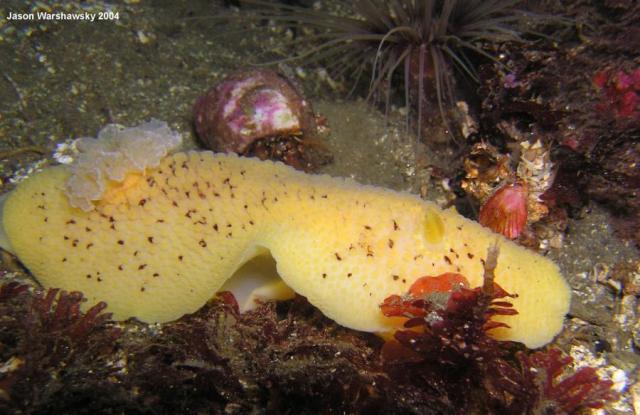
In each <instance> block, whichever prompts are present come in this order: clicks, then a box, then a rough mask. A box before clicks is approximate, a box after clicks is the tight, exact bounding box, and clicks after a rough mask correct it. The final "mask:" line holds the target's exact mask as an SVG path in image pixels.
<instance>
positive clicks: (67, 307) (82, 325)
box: [0, 282, 120, 413]
mask: <svg viewBox="0 0 640 415" xmlns="http://www.w3.org/2000/svg"><path fill="white" fill-rule="evenodd" d="M82 301H83V297H82V294H80V293H78V292H71V293H68V292H64V291H59V290H57V289H51V290H48V291H46V292H42V291H37V292H35V293H34V294H32V293H31V292H30V291H29V287H28V286H26V285H21V284H18V283H15V282H12V283H8V284H4V285H3V286H2V288H0V315H1V316H2V319H1V320H0V358H1V360H2V361H4V362H11V365H10V367H9V369H8V370H7V371H6V372H4V373H3V374H2V375H0V409H3V407H4V406H10V407H12V408H13V409H20V410H22V411H25V412H28V413H45V412H51V411H54V410H55V408H56V403H57V402H61V401H62V402H64V405H65V409H67V410H70V409H72V408H90V407H91V404H89V403H90V402H91V400H88V397H89V396H90V395H89V394H88V393H87V394H85V395H84V399H83V398H82V396H83V395H82V394H79V393H78V391H81V390H83V389H84V388H86V386H87V382H86V379H92V381H93V382H108V381H107V377H108V376H109V375H110V374H111V371H112V370H113V368H111V367H109V365H108V364H107V363H108V361H109V357H110V356H111V355H112V353H113V352H114V351H115V341H116V340H117V338H118V337H119V335H120V330H119V329H118V328H117V327H115V326H113V325H112V324H111V323H110V314H108V313H103V310H104V309H105V307H106V304H105V303H98V304H96V305H94V306H93V307H91V308H89V309H88V310H87V311H86V312H82V311H80V304H81V302H82ZM87 392H88V391H87ZM99 401H100V399H99V398H96V399H94V402H99Z"/></svg>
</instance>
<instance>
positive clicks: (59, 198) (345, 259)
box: [2, 126, 570, 347]
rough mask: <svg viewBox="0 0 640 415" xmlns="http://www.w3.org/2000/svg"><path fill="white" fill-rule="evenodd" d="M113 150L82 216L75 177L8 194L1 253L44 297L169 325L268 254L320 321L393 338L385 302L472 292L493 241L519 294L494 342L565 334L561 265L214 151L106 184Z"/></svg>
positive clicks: (444, 219) (391, 195)
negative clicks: (68, 297) (454, 280)
mask: <svg viewBox="0 0 640 415" xmlns="http://www.w3.org/2000/svg"><path fill="white" fill-rule="evenodd" d="M151 127H153V126H151ZM156 127H157V126H156ZM114 133H118V131H115V132H114ZM116 135H117V134H116ZM129 135H131V134H129ZM124 136H127V134H124ZM116 138H117V137H116ZM120 138H122V137H120ZM107 141H108V140H107ZM169 141H171V140H169ZM114 147H118V145H115V146H114V145H110V148H111V149H112V150H113V148H114ZM121 147H122V146H121ZM169 147H170V146H169ZM122 148H126V146H124V147H122ZM163 151H164V150H163ZM113 153H114V152H113V151H111V152H110V153H109V163H104V162H103V161H100V160H94V163H93V165H95V166H97V167H96V170H97V172H94V173H91V174H89V173H87V171H86V169H85V170H82V169H80V170H81V171H82V174H83V177H84V178H85V179H87V180H100V181H102V184H104V186H102V187H104V191H103V193H102V195H101V196H100V197H99V198H96V197H95V194H92V196H91V197H90V198H89V199H87V200H89V201H90V204H89V205H88V208H87V203H85V202H87V200H85V201H82V197H79V195H78V194H75V195H73V192H74V191H78V190H79V191H80V193H81V192H82V191H83V190H82V189H86V188H90V189H95V185H94V186H78V187H74V186H76V185H78V183H79V182H81V180H80V179H79V178H78V177H77V176H74V175H73V174H74V171H73V169H70V168H69V167H68V166H55V167H50V168H47V169H45V170H44V171H42V172H40V173H37V174H35V175H33V176H32V177H30V178H28V179H27V180H25V181H24V182H22V183H21V184H20V185H19V186H18V187H17V188H16V189H15V190H14V191H12V192H11V193H10V194H9V195H8V197H7V198H6V200H5V201H4V206H3V212H2V224H3V228H4V231H5V234H6V238H7V239H8V241H7V242H5V245H8V247H9V248H10V249H11V250H12V251H13V252H15V254H16V255H17V256H18V258H19V259H20V261H22V263H23V264H24V265H25V266H26V267H27V268H28V269H29V270H30V271H31V272H32V273H33V275H34V276H35V277H36V278H37V279H38V281H40V282H41V283H42V284H43V285H44V286H45V287H60V288H62V289H65V290H78V291H82V292H83V293H84V294H85V296H86V297H87V298H88V303H89V304H93V303H95V302H96V301H106V302H107V304H108V310H109V311H111V312H112V313H113V315H114V317H115V318H117V319H126V318H128V317H137V318H138V319H140V320H142V321H145V322H166V321H171V320H174V319H177V318H179V317H180V316H182V315H184V314H186V313H191V312H194V311H196V310H198V309H199V308H200V307H201V306H203V304H205V303H206V302H207V301H208V300H209V299H210V298H212V296H213V295H214V293H215V292H216V291H218V290H220V288H221V287H222V286H223V284H225V282H226V281H227V280H229V279H230V277H232V276H233V275H234V274H235V273H236V272H237V271H238V270H239V269H241V268H243V265H246V264H247V263H248V262H250V261H252V260H253V259H255V258H256V257H269V256H270V257H272V258H273V261H275V264H276V265H275V268H276V270H277V274H278V276H279V277H280V278H281V279H282V281H283V282H284V283H285V284H286V285H287V286H288V287H290V288H291V289H292V290H294V291H295V292H297V293H299V294H301V295H303V296H305V297H307V299H308V300H309V301H310V302H311V303H312V304H313V305H315V306H316V307H317V308H318V309H320V310H321V311H322V312H323V313H324V314H325V315H326V316H328V317H329V318H331V319H333V320H335V321H336V322H337V323H339V324H341V325H343V326H346V327H350V328H353V329H356V330H363V331H369V332H388V331H393V330H394V329H395V328H397V324H398V321H397V320H394V319H390V318H387V317H385V316H383V314H382V313H381V311H380V304H381V303H382V302H383V301H384V299H385V298H387V297H388V296H390V295H392V294H401V293H404V292H406V291H407V290H408V288H409V287H410V286H411V285H412V283H413V282H414V281H415V280H417V279H418V278H420V277H422V276H424V275H440V274H443V273H446V272H455V273H459V274H462V275H464V276H465V277H466V278H467V279H468V281H469V283H470V286H471V287H475V286H479V285H481V284H482V275H483V271H484V270H483V262H484V259H485V258H486V256H487V252H488V248H489V247H490V246H491V245H493V244H495V243H497V244H498V245H499V252H500V254H499V258H498V266H497V269H496V270H495V282H496V283H498V284H499V285H500V286H501V287H503V288H504V289H505V290H506V291H508V292H509V293H512V294H516V295H517V298H514V299H513V305H514V307H515V309H516V310H517V311H518V312H519V314H517V315H515V316H508V317H504V318H503V320H504V321H505V322H507V323H508V324H509V326H510V327H509V328H500V329H497V330H495V331H493V332H492V335H494V336H495V337H496V338H499V339H506V340H513V341H518V342H522V343H524V344H525V345H527V346H528V347H539V346H542V345H544V344H545V343H548V342H549V341H551V339H552V338H553V337H554V336H555V335H556V334H557V333H558V332H559V331H560V330H561V328H562V324H563V319H564V316H565V314H566V313H567V311H568V308H569V302H570V290H569V287H568V285H567V283H566V282H565V280H564V279H563V277H562V275H561V274H560V272H559V270H558V267H557V266H556V265H555V264H554V263H553V262H552V261H550V260H548V259H546V258H544V257H542V256H540V255H537V254H535V253H533V252H530V251H528V250H526V249H524V248H522V247H519V246H518V245H516V244H514V243H512V242H510V241H508V240H506V239H505V238H503V237H502V236H499V235H497V234H495V233H493V232H491V231H489V230H488V229H486V228H483V227H482V226H481V225H479V224H477V223H475V222H472V221H470V220H467V219H465V218H464V217H462V216H460V215H459V214H457V213H456V212H455V211H454V210H452V209H449V210H441V209H439V208H438V207H437V206H436V205H434V204H433V203H430V202H427V201H423V200H421V199H420V198H418V197H416V196H414V195H410V194H405V193H399V192H394V191H390V190H386V189H382V188H378V187H373V186H364V185H360V184H358V183H356V182H354V181H351V180H347V179H340V178H332V177H329V176H325V175H308V174H305V173H301V172H298V171H295V170H294V169H292V168H290V167H287V166H285V165H283V164H281V163H274V162H271V161H259V160H257V159H249V158H242V157H237V156H235V155H226V154H214V153H211V152H195V151H190V152H178V153H174V154H171V155H166V156H164V158H162V159H161V160H160V161H159V162H158V163H159V164H157V165H155V164H156V162H155V161H154V162H153V163H151V164H150V165H147V166H146V167H143V168H141V167H140V166H143V165H144V163H133V165H135V166H138V168H134V169H132V170H131V171H130V172H129V173H128V174H127V175H126V176H125V177H124V179H123V180H122V181H114V180H110V179H108V177H106V176H105V173H104V172H103V171H102V170H104V169H111V168H114V166H115V164H114V163H116V164H117V162H116V161H115V160H116V158H114V157H113ZM148 153H153V152H152V151H149V152H148ZM92 154H93V155H92V157H96V154H98V153H96V152H93V153H92ZM156 155H157V153H156ZM140 156H141V157H143V158H144V157H145V154H144V152H142V153H141V154H140ZM156 158H157V157H156ZM128 163H129V164H131V162H130V160H129V161H128ZM87 165H89V164H87ZM101 169H102V170H101ZM77 170H78V169H76V171H77ZM107 176H108V175H107ZM98 187H100V186H98ZM70 200H76V201H78V200H80V201H81V202H80V203H75V206H79V207H74V205H72V204H71V203H70ZM81 207H82V209H81ZM273 261H272V262H273ZM276 291H277V290H276Z"/></svg>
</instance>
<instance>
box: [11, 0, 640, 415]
mask: <svg viewBox="0 0 640 415" xmlns="http://www.w3.org/2000/svg"><path fill="white" fill-rule="evenodd" d="M216 7H220V6H214V5H212V2H209V1H189V2H186V1H185V2H175V1H155V2H144V1H140V2H137V1H126V2H123V3H115V2H114V3H106V2H99V1H96V2H94V1H92V2H87V3H76V2H62V3H60V4H53V3H49V2H42V3H40V2H34V3H32V4H31V5H30V6H25V5H24V2H22V1H12V0H4V1H2V2H1V3H0V16H1V17H0V156H1V158H0V178H1V180H2V191H7V190H10V189H11V188H12V187H13V186H14V185H15V183H17V182H19V181H20V180H21V179H22V178H24V177H25V175H27V174H29V173H30V172H32V171H34V169H37V168H40V167H44V166H46V165H50V164H54V163H56V158H55V157H54V153H55V151H56V149H57V150H60V149H61V148H63V147H64V146H63V147H60V145H61V143H65V142H66V143H69V141H68V140H71V139H74V138H78V137H82V136H95V135H96V133H97V131H98V130H99V129H100V128H101V127H102V126H104V125H106V124H108V123H119V124H123V125H136V124H138V123H140V122H143V121H145V120H148V119H150V118H156V119H159V120H165V121H167V122H168V123H169V124H170V125H171V126H172V127H173V128H174V129H176V130H178V131H180V132H181V133H182V134H183V136H184V138H185V147H186V148H196V147H198V146H199V144H198V142H197V140H196V137H195V135H194V133H193V130H192V124H191V122H192V111H191V110H192V106H193V103H194V101H195V99H196V98H197V97H198V96H199V95H201V94H202V93H203V92H204V91H206V90H207V89H208V88H209V87H211V86H212V85H213V84H215V83H216V82H217V81H218V80H220V79H221V78H222V77H224V75H225V74H228V73H230V72H232V71H234V70H236V69H240V68H243V67H246V66H247V62H256V61H257V56H258V53H257V50H259V48H260V47H263V46H267V47H273V46H274V43H273V42H277V39H279V38H282V37H281V36H280V37H279V36H277V34H274V36H261V37H260V40H259V41H258V40H256V39H254V37H253V36H252V35H251V34H249V35H247V34H246V33H243V32H241V33H238V34H237V35H235V36H234V35H233V34H231V35H229V36H226V37H224V38H223V37H221V36H219V32H220V31H219V28H217V27H216V25H217V22H216V20H215V19H208V18H206V17H207V16H213V15H215V13H216ZM31 8H38V9H39V10H46V9H47V8H51V9H52V10H65V11H75V12H77V11H88V12H97V11H112V12H114V13H115V12H117V13H118V14H119V16H118V19H112V20H103V21H94V22H83V21H42V20H41V21H27V22H20V21H8V20H7V19H6V16H7V14H8V13H9V12H20V11H23V12H24V11H28V10H30V9H31ZM276 46H277V45H276ZM289 69H290V70H291V72H292V73H297V74H298V78H299V81H300V82H301V83H302V84H303V86H304V88H305V92H306V94H307V96H308V98H309V99H310V100H311V101H312V103H313V105H314V107H315V109H316V111H317V112H318V113H320V114H322V115H323V116H325V117H326V119H327V122H328V127H329V130H330V132H329V134H328V135H327V136H326V140H327V141H328V143H329V148H330V149H331V151H332V153H333V154H334V162H333V163H332V164H330V165H328V166H326V167H324V168H323V171H324V172H327V173H329V174H331V175H338V176H348V177H352V178H355V179H356V180H358V181H361V182H365V183H371V184H377V185H382V186H386V187H390V188H393V189H399V190H408V191H412V192H415V193H422V194H426V197H427V198H429V199H432V200H435V201H437V202H439V203H440V204H444V203H446V201H447V194H446V192H447V190H446V186H443V185H442V184H443V183H442V180H440V179H435V178H430V175H429V170H428V169H426V168H425V166H427V165H429V164H430V163H432V162H433V158H434V155H432V154H430V153H429V150H428V148H426V147H425V146H423V145H416V144H415V142H416V139H415V137H414V135H413V133H411V132H407V131H406V130H405V128H404V115H403V113H402V111H400V110H397V109H395V108H394V109H393V110H392V112H391V116H390V118H389V120H388V121H387V122H385V120H384V112H383V111H381V110H380V109H377V108H375V107H372V106H369V105H367V104H366V103H364V102H363V101H362V100H361V99H355V98H354V99H349V100H346V99H344V98H343V97H344V93H343V92H342V91H340V90H339V88H336V85H335V84H333V83H332V81H331V80H329V79H327V78H326V77H323V76H322V71H318V70H316V69H314V68H306V67H305V68H296V67H295V66H291V67H289ZM347 89H348V88H347ZM416 154H417V155H416ZM58 159H59V154H58ZM569 228H570V232H569V233H568V234H567V235H566V237H565V240H564V243H563V246H562V247H560V248H552V249H551V250H550V251H549V253H548V255H549V256H550V257H552V258H554V259H556V260H557V262H558V263H559V264H560V266H561V268H562V270H563V272H564V274H565V276H566V277H567V279H568V280H569V281H570V283H571V285H572V287H573V289H574V296H573V304H572V310H571V313H570V315H569V318H568V321H567V324H566V329H565V331H564V332H563V334H561V335H560V336H559V338H558V339H557V344H558V345H560V346H561V347H562V348H563V349H564V350H566V351H568V352H570V353H571V354H572V355H573V356H574V357H576V358H577V360H578V364H591V365H597V366H601V367H602V368H603V373H606V375H607V376H610V377H612V378H613V380H614V382H616V386H617V387H618V388H620V389H622V390H623V399H622V400H621V401H620V402H618V403H617V404H616V405H615V408H614V409H610V410H611V411H614V410H615V411H618V412H619V413H634V407H635V413H640V412H639V411H640V384H638V383H637V365H638V363H640V359H639V356H638V354H637V352H636V349H634V347H636V346H638V344H637V343H636V344H635V346H634V339H635V341H639V340H640V339H639V338H640V335H639V334H638V330H639V328H640V326H639V325H638V322H637V315H636V312H637V304H636V298H635V297H634V298H625V299H624V301H623V299H622V297H621V296H619V295H617V293H616V291H615V286H612V285H610V284H607V283H602V282H597V281H596V280H597V277H598V274H602V273H603V272H606V270H607V269H610V268H612V267H613V266H614V265H615V264H620V263H621V262H624V261H628V262H629V263H630V264H633V263H635V264H636V266H637V264H638V262H637V261H638V258H639V255H638V251H637V250H636V248H634V246H633V244H632V243H629V242H626V241H622V240H620V239H618V238H617V237H616V236H615V235H614V234H613V231H612V230H611V227H610V225H609V217H608V213H607V212H606V211H605V210H604V209H602V208H601V207H599V206H598V205H596V204H592V205H590V206H589V209H587V210H586V211H585V213H584V215H583V217H582V218H581V219H579V220H571V222H570V225H569ZM2 267H3V268H4V269H5V270H6V269H8V265H7V257H6V256H5V262H3V265H2ZM12 271H14V270H13V269H12ZM637 272H639V273H640V269H638V270H637ZM11 275H14V276H16V274H15V273H12V274H11ZM22 276H24V275H23V274H21V272H18V274H17V276H16V278H19V277H22ZM601 277H602V275H601ZM603 342H604V343H603ZM603 344H605V345H604V346H603ZM603 349H606V350H607V351H606V352H604V353H601V351H602V350H603ZM0 363H1V362H0Z"/></svg>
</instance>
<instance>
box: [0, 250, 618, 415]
mask: <svg viewBox="0 0 640 415" xmlns="http://www.w3.org/2000/svg"><path fill="white" fill-rule="evenodd" d="M488 263H489V267H488V271H487V272H486V278H485V284H484V285H483V286H482V287H479V288H475V289H468V288H465V287H464V285H463V284H462V285H461V286H460V288H459V289H457V290H454V291H453V292H452V293H449V294H447V293H445V292H444V291H443V292H440V293H437V295H435V296H433V295H431V294H430V295H431V296H429V295H428V296H426V297H420V298H413V297H411V295H404V296H392V297H391V298H390V299H388V300H387V301H386V302H385V304H384V305H383V308H382V309H383V311H384V312H385V314H387V315H395V316H405V317H406V318H407V320H406V322H405V326H406V327H405V328H403V329H401V330H399V331H398V332H396V333H395V336H394V339H391V340H389V341H386V342H385V341H383V340H382V339H380V338H378V337H376V336H374V335H371V334H367V333H359V332H355V331H353V330H349V329H345V328H343V327H340V326H338V325H337V324H335V323H334V322H333V321H331V320H329V319H327V318H326V317H324V316H323V315H322V314H321V313H320V312H319V311H318V310H317V309H316V308H314V307H313V306H312V305H311V304H309V303H308V301H306V299H305V298H303V297H296V298H295V299H293V300H289V301H286V302H281V303H275V302H267V303H264V304H261V305H259V306H258V307H257V308H256V309H254V310H252V311H250V312H246V313H243V314H241V313H240V312H239V310H238V306H237V303H236V301H235V298H234V297H233V295H231V294H230V293H227V292H223V293H220V294H219V295H218V297H217V298H216V299H214V300H212V301H211V302H209V303H208V304H207V305H206V306H205V307H203V308H202V309H201V310H199V311H198V312H196V313H194V314H191V315H187V316H184V317H183V318H181V319H180V320H178V321H175V322H172V323H167V324H164V325H162V326H160V325H146V324H143V323H139V322H136V321H128V322H125V323H123V324H119V325H116V323H114V322H112V321H111V320H110V316H109V314H108V313H104V312H103V311H104V307H105V305H104V304H102V303H99V304H97V305H94V306H93V307H88V308H85V310H86V311H84V312H83V311H81V308H80V304H81V303H82V301H83V299H82V295H81V294H79V293H66V292H60V291H58V290H48V291H42V290H39V289H35V290H34V289H31V288H29V287H28V286H26V285H21V284H18V283H5V284H4V285H2V286H0V316H1V317H0V359H1V360H0V361H1V362H3V363H2V365H1V366H0V367H1V368H2V372H0V412H3V413H4V412H11V413H14V412H19V413H25V414H40V413H70V414H83V413H96V412H97V413H128V414H142V413H153V414H165V413H226V414H243V413H257V414H260V413H296V414H334V413H371V414H376V413H381V414H382V413H384V414H400V413H402V414H405V413H407V414H456V413H460V414H462V413H495V414H502V413H505V414H506V413H509V414H512V413H523V414H524V413H531V414H533V413H546V414H552V413H574V412H575V411H576V410H578V408H583V407H590V408H596V407H601V406H602V405H603V404H604V403H605V402H606V401H607V400H610V399H613V398H615V394H614V393H612V392H611V389H610V388H611V382H609V381H602V380H601V379H600V378H599V377H598V376H597V374H596V373H595V370H594V369H592V368H582V369H579V370H578V371H577V372H576V373H574V374H570V373H568V371H567V368H568V367H569V364H570V363H571V359H570V358H569V357H566V356H564V355H563V354H562V353H561V352H560V351H559V350H557V349H550V350H548V351H544V352H535V353H531V352H528V351H526V350H524V349H523V348H522V346H519V345H516V344H515V343H510V342H501V341H498V340H495V339H493V338H492V337H491V336H490V333H491V330H492V329H494V328H496V327H502V326H504V325H505V323H502V322H496V321H493V320H492V317H494V316H496V315H501V316H508V315H512V314H514V313H515V310H514V309H513V307H511V305H510V303H509V301H508V298H509V294H508V293H506V292H505V291H504V290H502V289H501V288H500V287H499V286H497V285H495V284H494V283H493V279H492V274H491V271H490V269H491V261H488ZM414 293H415V294H416V295H422V294H423V293H420V292H419V290H415V291H414ZM442 295H448V298H446V301H445V302H444V303H441V302H438V301H435V300H436V299H438V298H440V299H442V298H441V297H442ZM432 300H433V301H432Z"/></svg>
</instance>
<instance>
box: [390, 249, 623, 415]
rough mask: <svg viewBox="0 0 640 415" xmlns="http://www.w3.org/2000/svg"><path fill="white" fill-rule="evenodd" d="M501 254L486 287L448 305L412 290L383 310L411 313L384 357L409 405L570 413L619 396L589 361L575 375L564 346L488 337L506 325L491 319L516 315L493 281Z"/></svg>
mask: <svg viewBox="0 0 640 415" xmlns="http://www.w3.org/2000/svg"><path fill="white" fill-rule="evenodd" d="M496 255H497V252H495V251H493V253H490V255H489V257H488V258H487V265H486V266H485V276H484V284H483V286H482V287H478V288H475V289H468V288H465V287H460V288H459V289H458V290H457V291H454V292H452V293H451V294H450V296H449V298H448V300H447V302H446V305H445V306H443V307H440V308H439V307H438V306H437V305H436V304H435V303H434V302H431V301H428V300H427V299H425V298H424V297H416V296H413V295H411V294H408V295H405V296H402V297H401V296H397V295H394V296H391V297H389V298H387V299H386V300H385V302H384V304H383V305H382V310H383V313H384V314H385V315H387V316H403V317H406V318H407V320H406V322H405V323H404V328H405V330H399V331H397V332H396V333H395V335H394V339H392V340H390V341H388V342H387V343H386V344H385V345H384V347H383V349H382V357H383V359H384V362H385V368H386V370H387V371H388V373H390V375H391V377H392V378H394V379H401V383H402V386H401V387H402V388H404V389H405V391H404V393H405V394H406V395H407V396H411V397H412V399H414V402H412V405H414V406H419V405H420V404H426V403H427V402H428V400H430V399H433V397H434V396H435V397H437V398H438V400H439V402H440V403H442V404H443V405H445V406H446V408H447V409H446V413H451V414H454V413H455V414H466V413H476V412H479V413H492V414H573V413H577V412H578V411H580V410H582V409H584V408H602V407H603V406H604V404H605V403H606V402H607V401H610V400H613V399H615V398H616V396H617V395H616V393H615V392H614V391H612V390H611V387H612V382H611V381H609V380H602V379H601V378H600V377H599V376H598V375H597V373H596V370H595V369H594V368H591V367H583V368H581V369H579V370H578V371H576V372H575V373H570V370H569V367H570V364H571V363H572V362H573V359H572V358H571V357H570V356H566V355H564V354H563V352H562V351H560V350H559V349H557V348H553V347H552V348H549V349H548V350H546V351H538V352H533V353H531V352H529V351H526V350H524V349H522V348H521V347H520V346H518V345H516V344H515V343H512V342H505V341H499V340H495V339H493V338H492V337H491V335H490V333H491V330H493V329H495V328H498V327H508V324H507V323H504V322H502V321H493V320H492V318H493V317H495V316H509V315H514V314H516V313H517V311H516V310H515V309H513V307H512V304H511V303H510V302H509V301H508V299H509V297H512V295H510V294H509V293H507V292H506V291H504V290H503V289H502V288H501V287H500V286H498V285H497V284H495V283H494V281H493V268H494V267H495V260H496V258H495V256H496ZM492 256H493V260H492ZM425 391H428V393H425Z"/></svg>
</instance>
